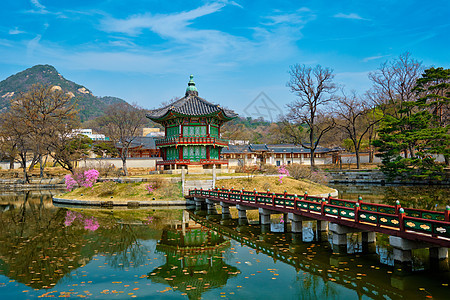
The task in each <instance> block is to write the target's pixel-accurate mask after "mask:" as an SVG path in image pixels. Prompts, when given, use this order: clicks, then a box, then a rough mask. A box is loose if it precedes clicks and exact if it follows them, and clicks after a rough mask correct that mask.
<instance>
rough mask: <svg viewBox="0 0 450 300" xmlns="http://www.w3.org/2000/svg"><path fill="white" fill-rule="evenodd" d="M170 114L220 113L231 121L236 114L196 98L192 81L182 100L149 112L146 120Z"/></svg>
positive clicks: (157, 118) (198, 114) (209, 114)
mask: <svg viewBox="0 0 450 300" xmlns="http://www.w3.org/2000/svg"><path fill="white" fill-rule="evenodd" d="M170 113H174V114H177V115H182V116H211V115H217V114H220V113H222V114H223V117H224V118H225V119H233V118H235V117H237V114H236V113H235V112H234V111H232V110H230V109H226V108H223V107H220V106H219V105H217V104H213V103H210V102H208V101H206V100H205V99H203V98H201V97H199V96H198V91H197V88H196V87H195V83H194V81H193V79H192V75H191V80H190V81H189V85H188V88H187V89H186V94H185V96H184V97H183V98H181V99H179V100H177V101H175V102H173V103H171V104H169V105H167V106H164V107H162V108H158V109H154V110H151V111H149V112H148V113H147V118H149V119H152V120H154V121H157V120H160V119H164V118H165V117H166V116H167V115H169V114H170Z"/></svg>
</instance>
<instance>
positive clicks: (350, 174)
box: [327, 170, 450, 185]
mask: <svg viewBox="0 0 450 300" xmlns="http://www.w3.org/2000/svg"><path fill="white" fill-rule="evenodd" d="M447 175H450V173H449V172H447ZM327 177H328V181H329V182H330V183H368V184H386V183H389V184H418V185H419V184H427V185H429V184H436V185H450V176H447V178H446V179H444V180H442V181H433V180H407V181H404V180H393V181H389V182H388V180H387V179H386V176H385V175H384V174H383V172H381V171H380V170H339V171H334V170H333V171H327Z"/></svg>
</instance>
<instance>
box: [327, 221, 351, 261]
mask: <svg viewBox="0 0 450 300" xmlns="http://www.w3.org/2000/svg"><path fill="white" fill-rule="evenodd" d="M328 229H329V230H330V231H331V233H332V248H333V252H335V253H338V254H343V253H346V252H347V233H351V232H357V231H358V230H355V229H354V228H350V227H347V226H343V225H340V224H337V223H330V224H329V226H328Z"/></svg>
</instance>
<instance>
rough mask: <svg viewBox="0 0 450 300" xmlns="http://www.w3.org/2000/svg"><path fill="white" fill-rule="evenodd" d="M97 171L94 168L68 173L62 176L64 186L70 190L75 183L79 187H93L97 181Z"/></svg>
mask: <svg viewBox="0 0 450 300" xmlns="http://www.w3.org/2000/svg"><path fill="white" fill-rule="evenodd" d="M98 176H99V172H98V171H97V170H95V169H90V170H83V169H80V170H77V171H76V172H75V173H74V174H73V175H72V174H68V175H66V176H64V179H65V183H66V188H67V189H68V190H72V189H73V188H74V187H76V186H77V185H78V186H79V187H93V186H94V183H96V182H97V179H98Z"/></svg>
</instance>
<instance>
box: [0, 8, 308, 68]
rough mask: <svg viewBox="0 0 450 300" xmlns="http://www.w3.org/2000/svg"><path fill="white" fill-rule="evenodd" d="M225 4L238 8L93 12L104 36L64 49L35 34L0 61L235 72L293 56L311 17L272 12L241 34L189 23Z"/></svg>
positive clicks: (302, 13)
mask: <svg viewBox="0 0 450 300" xmlns="http://www.w3.org/2000/svg"><path fill="white" fill-rule="evenodd" d="M225 6H227V7H228V9H239V8H238V7H236V5H235V4H234V3H231V2H230V3H226V2H214V3H208V4H205V5H203V6H200V7H197V8H194V9H192V10H188V11H181V12H177V13H172V14H155V15H153V14H150V13H146V14H141V15H133V16H129V17H127V18H124V19H119V18H114V17H112V16H109V15H106V14H98V15H99V17H100V28H101V29H102V30H103V31H105V32H107V33H109V35H110V36H109V37H108V39H107V40H103V41H95V42H94V41H93V42H92V43H89V44H83V45H80V46H76V47H72V48H70V49H69V48H67V49H66V48H64V47H62V46H61V45H59V43H57V42H54V43H52V42H51V41H49V40H48V39H45V40H43V39H41V35H42V34H43V33H42V32H40V34H41V35H38V36H36V37H35V38H34V39H33V40H31V41H30V40H27V41H23V42H22V43H21V42H13V43H14V44H15V45H16V46H15V48H16V49H17V51H16V52H15V53H13V52H12V51H9V52H8V55H4V56H2V57H0V60H3V61H8V60H11V59H12V60H14V61H18V57H23V58H24V59H26V60H27V62H28V64H34V63H36V62H37V63H41V62H43V61H44V62H48V63H51V64H55V65H59V66H67V67H68V68H74V67H76V68H80V69H86V70H102V71H119V72H142V73H146V74H173V73H180V72H188V73H189V72H203V73H205V74H208V73H217V72H222V71H228V70H234V71H235V70H237V69H239V68H242V67H243V66H246V67H247V66H252V65H259V64H260V63H269V64H274V63H276V62H279V61H285V60H286V59H289V58H291V57H292V58H294V57H298V55H299V49H298V46H297V42H298V40H300V39H301V38H302V35H301V29H302V28H303V25H304V24H306V23H307V22H308V21H309V20H311V19H313V17H314V16H312V15H311V13H310V12H309V10H308V9H300V10H298V11H297V12H294V13H291V12H289V13H283V12H281V11H278V12H276V13H273V14H272V15H271V16H267V17H265V16H261V18H260V19H259V20H256V21H255V25H256V26H255V27H248V28H246V31H245V32H246V35H245V36H240V35H234V34H230V33H227V32H224V31H221V30H217V29H215V28H210V27H200V26H195V25H197V24H195V23H196V21H197V19H199V18H201V17H203V16H207V15H210V14H213V13H219V12H220V11H221V10H223V9H224V7H225ZM102 18H103V19H102ZM268 20H269V21H268ZM258 21H261V22H260V23H258ZM264 21H268V24H264V23H263V22H264ZM207 26H213V25H211V23H210V25H207ZM44 30H45V29H44ZM149 32H152V33H155V34H157V35H158V36H159V37H160V38H161V39H154V38H153V36H150V37H149V38H152V39H153V41H152V42H151V43H149V42H148V38H147V36H146V35H148V33H149ZM142 40H145V42H142ZM18 49H21V51H20V52H21V54H20V55H19V54H18V53H17V52H19V50H18ZM21 63H22V64H23V63H24V62H21Z"/></svg>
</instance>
